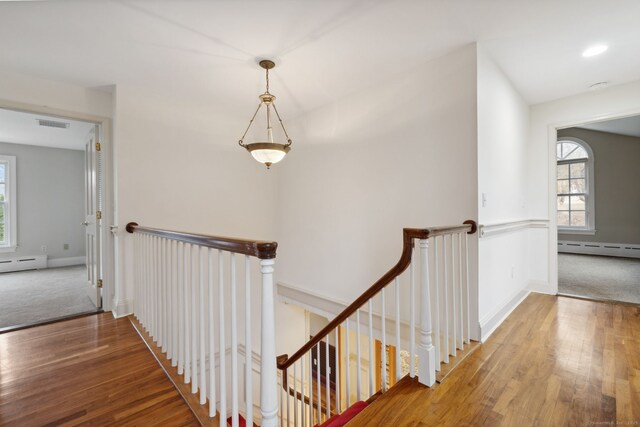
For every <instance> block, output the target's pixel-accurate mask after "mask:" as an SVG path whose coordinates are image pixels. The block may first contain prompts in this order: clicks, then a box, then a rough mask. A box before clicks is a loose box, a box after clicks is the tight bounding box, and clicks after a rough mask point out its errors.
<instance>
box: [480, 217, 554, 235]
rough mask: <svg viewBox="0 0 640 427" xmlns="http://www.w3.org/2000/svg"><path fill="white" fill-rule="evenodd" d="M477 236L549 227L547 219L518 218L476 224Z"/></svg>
mask: <svg viewBox="0 0 640 427" xmlns="http://www.w3.org/2000/svg"><path fill="white" fill-rule="evenodd" d="M478 228H479V230H480V233H479V237H489V236H495V235H497V234H503V233H510V232H513V231H517V230H522V229H525V228H549V220H548V219H519V220H512V221H503V222H495V223H490V224H480V225H479V226H478Z"/></svg>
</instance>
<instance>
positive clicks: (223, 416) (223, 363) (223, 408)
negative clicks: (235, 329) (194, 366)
mask: <svg viewBox="0 0 640 427" xmlns="http://www.w3.org/2000/svg"><path fill="white" fill-rule="evenodd" d="M224 309H225V304H224V252H222V251H221V250H218V313H219V316H220V317H219V321H218V324H219V327H220V340H219V341H220V348H219V349H218V353H219V355H220V356H219V357H220V406H219V412H220V420H221V421H222V422H226V420H227V354H226V351H227V342H226V339H225V326H224V320H225V310H224Z"/></svg>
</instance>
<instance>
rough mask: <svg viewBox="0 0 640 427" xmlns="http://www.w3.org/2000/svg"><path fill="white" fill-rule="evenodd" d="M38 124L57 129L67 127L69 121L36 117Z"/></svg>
mask: <svg viewBox="0 0 640 427" xmlns="http://www.w3.org/2000/svg"><path fill="white" fill-rule="evenodd" d="M36 120H37V121H38V124H39V125H40V126H46V127H50V128H58V129H67V128H68V127H69V123H66V122H56V121H54V120H44V119H36Z"/></svg>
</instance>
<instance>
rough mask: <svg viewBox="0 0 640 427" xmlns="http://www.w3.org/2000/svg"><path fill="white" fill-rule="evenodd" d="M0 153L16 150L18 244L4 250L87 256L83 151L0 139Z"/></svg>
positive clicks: (32, 253) (10, 254) (53, 256)
mask: <svg viewBox="0 0 640 427" xmlns="http://www.w3.org/2000/svg"><path fill="white" fill-rule="evenodd" d="M0 154H3V155H8V156H16V169H17V181H18V182H17V186H18V188H17V192H18V194H17V198H18V207H17V209H18V250H17V252H15V253H7V254H2V255H4V256H12V255H15V254H17V255H38V254H42V251H41V247H42V246H43V245H45V246H47V248H48V249H47V255H48V256H49V259H55V258H67V257H77V256H84V255H85V240H84V239H85V237H84V227H83V226H82V225H81V223H82V221H84V152H83V151H77V150H64V149H59V148H46V147H36V146H33V145H21V144H9V143H4V142H0ZM65 243H68V244H69V249H68V250H64V249H63V245H64V244H65Z"/></svg>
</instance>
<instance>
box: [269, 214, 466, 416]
mask: <svg viewBox="0 0 640 427" xmlns="http://www.w3.org/2000/svg"><path fill="white" fill-rule="evenodd" d="M476 231H477V226H476V223H475V221H472V220H467V221H465V222H464V224H463V225H456V226H447V227H433V228H424V229H416V228H405V229H404V230H403V248H402V254H401V256H400V259H399V261H398V262H397V263H396V265H395V266H393V268H391V269H390V270H389V271H388V272H387V273H386V274H384V275H383V276H382V277H381V278H380V279H379V280H378V281H376V282H375V283H374V284H373V285H372V286H371V287H370V288H369V289H367V290H366V291H365V292H364V293H363V294H362V295H361V296H360V297H358V298H357V299H356V300H355V301H354V302H352V303H351V304H350V305H349V306H348V307H347V308H345V309H344V310H343V311H342V312H341V313H340V314H338V315H337V316H336V317H335V318H334V319H333V320H331V321H330V322H329V323H328V324H327V325H326V326H325V327H324V328H323V329H322V330H320V331H319V332H318V333H316V334H315V335H314V336H313V337H312V338H311V339H310V340H309V341H308V342H306V343H305V344H304V345H303V346H302V347H300V349H299V350H297V351H296V352H295V353H294V354H293V355H291V356H288V355H281V356H279V357H278V358H277V366H278V369H280V371H281V377H280V378H281V391H282V390H284V391H285V393H281V397H280V417H281V419H280V422H281V424H283V423H285V422H289V423H290V424H292V425H298V424H300V423H299V422H298V418H301V419H305V420H307V419H308V421H309V422H308V423H307V425H315V424H321V423H322V422H323V421H324V420H326V419H328V418H329V417H330V416H331V415H332V414H333V413H340V412H341V410H342V408H343V407H345V408H348V407H349V406H350V404H351V401H352V400H351V387H350V386H351V385H354V384H353V383H355V389H356V396H355V399H356V400H361V397H362V395H364V392H363V389H364V388H365V387H364V385H365V384H366V380H365V381H364V382H363V381H362V378H361V351H362V345H361V344H362V343H361V335H362V334H361V327H362V326H364V327H366V328H368V334H366V333H365V338H366V339H367V341H368V345H369V361H368V362H369V366H367V367H366V368H367V369H366V370H367V371H368V373H369V387H368V389H369V390H368V391H369V393H368V394H369V396H370V397H371V396H374V395H376V394H378V393H380V392H384V391H386V382H387V381H386V366H385V365H386V348H387V346H386V342H387V341H386V339H387V334H386V329H387V326H388V325H387V324H388V323H392V322H391V320H395V322H393V324H392V326H395V331H394V332H393V333H392V338H393V339H394V340H395V341H393V342H394V344H395V351H396V357H395V360H396V364H397V365H396V368H397V369H396V375H397V378H396V380H399V379H400V378H401V376H402V374H401V370H400V369H399V367H400V349H401V345H402V346H404V347H407V346H406V345H405V344H406V342H407V341H408V343H409V345H408V350H409V355H410V356H409V357H410V362H409V365H410V372H409V376H410V377H412V378H413V377H414V376H415V374H416V372H414V363H413V361H414V355H415V354H417V355H418V360H419V372H420V375H419V379H420V382H421V383H423V384H426V385H428V386H431V385H433V384H434V383H435V381H436V371H439V370H440V364H441V362H445V363H448V362H449V356H450V355H455V354H456V351H457V349H462V348H463V347H464V345H465V343H466V344H467V345H468V344H469V343H470V319H469V304H470V301H469V280H468V265H467V258H468V243H467V237H466V236H467V235H468V234H473V233H475V232H476ZM463 236H464V238H463ZM415 240H418V241H419V243H420V245H419V246H420V260H419V263H415V262H412V261H413V258H414V256H413V254H414V252H415V250H414V246H415V243H414V242H415ZM439 240H440V241H441V244H442V251H441V254H442V258H441V261H442V262H443V263H444V268H443V269H444V270H445V271H444V272H443V275H444V283H442V282H441V281H440V280H439V278H440V275H439V274H438V272H437V270H436V272H435V280H434V282H435V283H433V285H430V283H429V282H430V272H429V261H428V249H429V242H430V241H431V242H433V244H434V251H435V254H434V257H435V259H436V262H435V263H434V267H435V268H436V269H437V268H438V267H439V264H438V252H437V246H436V245H437V243H438V242H439ZM415 264H419V273H420V301H421V303H420V307H419V308H420V313H419V325H417V326H416V322H415V321H416V315H417V313H416V310H415V301H416V299H417V298H416V294H415V283H414V282H415V278H416V272H417V271H418V267H417V266H415V267H414V265H415ZM407 268H410V279H409V281H410V284H409V286H410V288H409V294H410V297H409V298H408V300H406V301H404V302H402V303H401V301H400V295H401V290H400V282H399V278H400V276H401V275H402V274H403V273H404V272H405V271H406V270H407ZM463 269H464V273H465V274H464V276H463V274H462V271H463ZM449 271H450V276H448V275H447V273H448V272H449ZM391 284H394V285H395V286H394V291H395V297H394V298H393V300H394V303H395V313H394V315H395V319H389V317H390V316H387V314H386V311H387V310H388V309H389V307H388V304H387V302H388V301H387V300H386V298H385V289H386V288H388V287H390V285H391ZM441 285H442V286H441ZM431 288H433V289H431ZM431 292H434V293H435V298H434V299H433V300H432V299H431V297H430V293H431ZM440 294H442V298H441V297H440V296H439V295H440ZM376 297H378V299H379V304H378V306H379V311H378V312H377V313H374V310H373V307H374V298H376ZM443 303H444V306H443V307H442V308H441V309H440V306H441V305H443ZM407 306H408V311H409V319H408V323H409V325H408V328H409V331H408V335H409V336H408V337H406V336H405V337H404V338H405V341H402V340H401V334H402V332H401V331H402V329H403V326H404V327H405V329H406V326H407V325H406V323H407V322H406V320H407V319H406V317H405V319H401V312H404V311H405V310H404V309H406V308H407ZM401 307H402V309H401ZM434 308H435V310H434ZM390 311H391V310H390ZM361 312H362V313H364V314H365V318H364V319H362V318H361V317H362V316H361ZM441 314H442V315H444V317H443V319H442V323H441V322H440V320H441V319H440V317H441ZM449 316H451V318H449ZM354 318H355V319H354ZM353 321H355V331H353V332H355V341H356V344H355V347H356V350H355V351H354V352H353V354H352V352H351V351H350V349H349V347H350V341H352V340H353V338H352V337H351V335H350V328H349V323H350V322H353ZM374 324H375V325H376V327H375V332H376V333H375V334H374ZM434 324H435V330H434ZM416 329H418V330H419V334H420V337H419V342H418V343H417V349H416V340H415V332H416ZM366 335H368V337H367V336H366ZM434 335H435V337H434ZM332 336H333V342H334V345H335V348H336V352H335V354H336V356H335V358H336V359H338V360H334V362H335V363H334V367H335V369H336V371H338V372H336V378H337V380H336V382H337V383H338V384H340V385H338V386H337V387H336V390H335V404H334V405H332V404H329V405H326V404H324V405H323V400H324V402H327V401H328V400H329V396H330V394H331V393H330V386H329V376H328V375H324V377H325V385H324V390H323V389H322V388H323V387H322V386H321V381H320V369H321V367H320V366H319V365H320V361H321V358H320V357H319V354H320V348H321V347H320V343H321V341H322V342H323V343H324V345H323V347H324V348H325V349H326V357H325V364H326V366H325V374H326V373H327V372H329V371H330V366H329V365H330V362H329V353H328V348H329V345H330V342H331V341H332V338H331V337H332ZM442 337H444V341H445V343H444V344H440V340H441V338H442ZM376 338H379V340H380V341H381V342H382V349H384V350H383V351H382V352H381V358H382V363H381V365H382V366H383V369H382V372H381V377H382V381H381V388H380V389H375V386H374V376H375V375H374V373H373V370H374V366H373V342H374V340H375V339H376ZM434 344H435V345H434ZM343 346H344V348H345V349H344V351H345V353H346V360H345V361H343V360H342V356H341V352H340V349H341V348H342V347H343ZM313 349H316V351H317V353H316V359H315V360H313V359H312V351H313ZM365 351H366V350H365ZM436 351H437V353H438V354H437V355H436ZM353 355H355V357H356V361H355V365H356V367H355V368H356V372H355V375H353V374H352V373H351V369H350V368H351V365H352V364H354V362H353V361H352V356H353ZM305 360H307V368H306V369H305ZM314 363H316V364H317V365H318V366H317V368H316V374H315V375H316V378H315V384H314V378H313V369H312V364H314ZM343 364H344V368H341V365H343ZM298 367H299V368H300V369H297V368H298ZM307 369H308V373H307ZM340 369H344V371H345V372H343V376H341V375H340ZM290 381H291V382H292V383H293V386H290V385H289V382H290ZM342 384H344V385H345V387H344V389H345V390H346V393H345V394H346V396H342V397H341V396H340V390H341V389H342V388H343V387H342ZM314 389H315V390H314ZM314 394H315V401H314ZM290 396H293V397H294V399H293V405H291V404H290V399H289V398H290ZM303 396H304V398H303ZM309 400H311V401H312V402H314V403H312V404H311V405H310V404H309ZM305 406H306V407H305ZM291 407H292V408H291ZM311 407H316V408H317V407H321V408H323V409H324V413H317V414H316V411H313V410H310V408H311ZM332 408H333V409H332ZM316 415H317V417H316ZM285 420H286V421H285ZM305 423H306V421H305ZM305 423H302V424H305Z"/></svg>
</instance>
